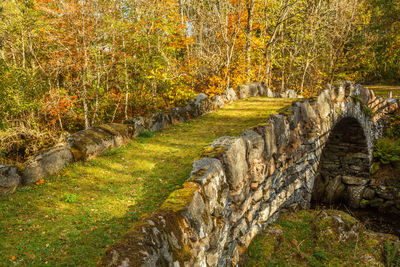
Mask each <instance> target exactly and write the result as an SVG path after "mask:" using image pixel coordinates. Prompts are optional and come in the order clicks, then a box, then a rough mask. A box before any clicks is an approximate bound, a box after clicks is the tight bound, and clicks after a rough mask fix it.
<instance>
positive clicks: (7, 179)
mask: <svg viewBox="0 0 400 267" xmlns="http://www.w3.org/2000/svg"><path fill="white" fill-rule="evenodd" d="M20 184H21V176H20V175H19V174H18V171H17V168H16V167H13V166H5V165H0V196H3V195H6V194H11V193H13V192H14V191H15V189H16V188H17V187H18V186H19V185H20Z"/></svg>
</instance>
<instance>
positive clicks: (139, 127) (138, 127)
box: [124, 117, 146, 137]
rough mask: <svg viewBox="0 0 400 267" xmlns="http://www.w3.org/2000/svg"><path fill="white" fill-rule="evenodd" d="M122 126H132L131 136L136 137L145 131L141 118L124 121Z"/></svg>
mask: <svg viewBox="0 0 400 267" xmlns="http://www.w3.org/2000/svg"><path fill="white" fill-rule="evenodd" d="M124 124H128V125H132V127H133V129H132V136H133V137H136V136H138V135H139V134H140V133H142V132H143V131H144V130H146V126H145V123H144V119H143V118H142V117H135V118H132V119H129V120H125V121H124Z"/></svg>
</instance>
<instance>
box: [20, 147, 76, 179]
mask: <svg viewBox="0 0 400 267" xmlns="http://www.w3.org/2000/svg"><path fill="white" fill-rule="evenodd" d="M73 160H74V158H73V155H72V153H71V150H70V148H69V147H68V146H67V145H59V146H57V147H54V148H51V149H49V150H46V151H44V152H42V153H39V154H37V155H35V156H34V157H33V158H31V159H30V160H29V161H28V163H27V166H26V168H25V170H24V172H23V175H22V181H23V184H24V185H29V184H32V183H35V182H37V181H39V180H40V179H42V178H44V177H47V176H50V175H53V174H55V173H56V172H58V171H60V170H61V169H62V168H64V166H65V165H66V164H68V163H70V162H72V161H73Z"/></svg>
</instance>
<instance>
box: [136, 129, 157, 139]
mask: <svg viewBox="0 0 400 267" xmlns="http://www.w3.org/2000/svg"><path fill="white" fill-rule="evenodd" d="M139 136H140V137H145V138H150V137H153V136H154V133H152V132H150V131H149V130H145V131H143V132H141V133H140V134H139Z"/></svg>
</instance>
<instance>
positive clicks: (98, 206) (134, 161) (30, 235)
mask: <svg viewBox="0 0 400 267" xmlns="http://www.w3.org/2000/svg"><path fill="white" fill-rule="evenodd" d="M291 101H292V100H288V99H269V98H250V99H246V100H243V101H238V102H235V103H233V104H231V105H229V106H226V107H225V108H223V109H221V110H218V111H216V112H214V113H212V114H208V115H206V116H203V117H200V118H197V119H194V120H190V121H188V122H185V123H179V124H176V125H172V126H170V127H168V128H167V129H165V130H164V131H163V132H160V133H155V134H154V135H151V136H150V135H149V136H148V135H145V136H143V137H138V138H136V139H135V140H134V141H132V142H131V143H129V144H127V145H125V146H124V147H122V148H118V149H113V150H110V151H108V152H106V153H105V154H104V155H103V156H100V157H98V158H96V159H94V160H92V161H90V162H87V163H76V164H73V165H71V166H69V167H67V168H65V169H64V170H63V171H62V172H61V173H60V174H59V175H56V176H53V177H50V178H48V179H46V181H45V183H44V184H42V185H35V186H29V187H24V188H21V189H19V190H17V192H16V193H14V194H12V195H10V196H5V197H0V266H10V265H11V266H12V265H23V266H94V265H95V264H96V262H97V261H98V260H99V259H100V257H101V256H102V255H103V253H104V251H105V249H106V247H107V245H110V244H112V243H114V242H115V241H116V240H117V239H118V238H120V237H121V236H122V235H123V234H124V233H125V232H126V231H127V230H128V228H129V227H130V225H131V224H132V222H134V221H135V220H138V218H139V217H140V216H141V215H142V214H143V213H146V212H149V211H151V210H154V209H155V208H157V207H159V206H160V205H161V204H162V202H163V201H164V200H165V199H166V198H167V196H168V195H169V194H170V193H171V192H172V191H173V190H175V189H177V188H180V187H181V185H182V184H183V182H184V181H185V180H186V179H187V178H188V176H189V173H190V171H191V169H192V162H193V160H195V159H196V158H198V157H199V155H200V152H201V150H202V148H203V147H204V146H206V145H208V144H209V143H211V142H212V141H213V140H214V139H216V138H218V137H221V136H224V135H237V134H239V133H241V132H242V131H243V130H245V129H248V128H251V127H252V126H256V125H258V124H260V123H264V122H265V121H266V118H267V117H268V115H269V114H271V113H275V112H276V111H277V110H278V109H280V108H282V107H283V106H285V105H288V104H289V103H291Z"/></svg>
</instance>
